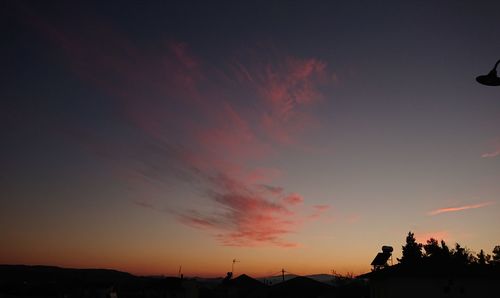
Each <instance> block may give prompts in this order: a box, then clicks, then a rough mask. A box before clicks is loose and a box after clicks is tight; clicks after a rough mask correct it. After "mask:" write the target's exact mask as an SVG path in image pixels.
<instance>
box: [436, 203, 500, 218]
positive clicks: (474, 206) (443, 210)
mask: <svg viewBox="0 0 500 298" xmlns="http://www.w3.org/2000/svg"><path fill="white" fill-rule="evenodd" d="M492 204H493V202H484V203H479V204H472V205H463V206H456V207H446V208H439V209H436V210H432V211H429V212H428V213H427V214H428V215H438V214H442V213H448V212H457V211H464V210H469V209H478V208H482V207H486V206H489V205H492Z"/></svg>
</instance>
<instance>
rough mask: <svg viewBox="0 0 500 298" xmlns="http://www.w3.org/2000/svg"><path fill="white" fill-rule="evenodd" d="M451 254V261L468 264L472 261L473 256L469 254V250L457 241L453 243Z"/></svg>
mask: <svg viewBox="0 0 500 298" xmlns="http://www.w3.org/2000/svg"><path fill="white" fill-rule="evenodd" d="M451 256H452V260H453V262H454V263H456V264H460V265H468V264H470V263H472V262H473V261H474V256H472V255H471V253H470V251H469V250H468V249H467V248H465V247H462V246H460V244H458V243H456V244H455V249H454V250H453V252H452V255H451Z"/></svg>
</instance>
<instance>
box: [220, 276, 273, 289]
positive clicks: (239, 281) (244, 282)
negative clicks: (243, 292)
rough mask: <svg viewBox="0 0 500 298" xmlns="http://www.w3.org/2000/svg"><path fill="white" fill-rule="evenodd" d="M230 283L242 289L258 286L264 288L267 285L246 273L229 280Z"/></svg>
mask: <svg viewBox="0 0 500 298" xmlns="http://www.w3.org/2000/svg"><path fill="white" fill-rule="evenodd" d="M229 284H230V285H232V286H235V287H238V288H241V289H256V288H264V287H265V285H264V284H263V283H262V282H260V281H258V280H256V279H254V278H252V277H250V276H248V275H246V274H242V275H240V276H238V277H237V278H235V279H232V280H231V281H230V282H229Z"/></svg>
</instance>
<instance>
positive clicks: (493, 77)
mask: <svg viewBox="0 0 500 298" xmlns="http://www.w3.org/2000/svg"><path fill="white" fill-rule="evenodd" d="M499 63H500V60H498V61H497V63H495V66H494V67H493V69H492V70H491V71H490V72H489V73H488V74H487V75H483V76H478V77H476V81H477V82H478V83H480V84H483V85H486V86H500V78H499V77H498V75H497V66H498V64H499Z"/></svg>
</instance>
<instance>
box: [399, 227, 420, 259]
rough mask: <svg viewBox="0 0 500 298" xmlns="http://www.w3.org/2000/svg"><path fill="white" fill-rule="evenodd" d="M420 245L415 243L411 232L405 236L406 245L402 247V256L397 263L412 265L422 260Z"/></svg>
mask: <svg viewBox="0 0 500 298" xmlns="http://www.w3.org/2000/svg"><path fill="white" fill-rule="evenodd" d="M422 256H423V255H422V244H421V243H417V240H416V239H415V234H413V233H412V232H411V231H410V232H408V236H406V245H404V246H403V256H402V257H401V259H398V261H399V262H400V263H401V264H408V265H413V264H416V263H418V262H419V261H420V260H421V259H422Z"/></svg>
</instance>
